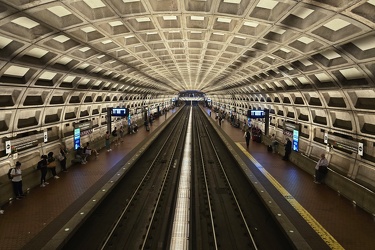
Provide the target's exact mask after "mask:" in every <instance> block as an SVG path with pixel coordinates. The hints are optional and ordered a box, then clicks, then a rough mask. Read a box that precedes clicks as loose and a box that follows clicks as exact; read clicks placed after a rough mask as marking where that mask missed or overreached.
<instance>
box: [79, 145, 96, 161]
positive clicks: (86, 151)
mask: <svg viewBox="0 0 375 250" xmlns="http://www.w3.org/2000/svg"><path fill="white" fill-rule="evenodd" d="M83 153H84V154H85V155H86V157H85V159H86V158H87V157H88V156H89V155H91V153H94V154H95V156H98V154H99V153H98V151H96V149H91V148H90V143H89V142H87V143H86V146H85V147H84V148H83Z"/></svg>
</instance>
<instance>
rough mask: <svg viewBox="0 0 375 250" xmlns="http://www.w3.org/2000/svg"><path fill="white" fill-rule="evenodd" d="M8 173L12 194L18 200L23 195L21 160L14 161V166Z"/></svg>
mask: <svg viewBox="0 0 375 250" xmlns="http://www.w3.org/2000/svg"><path fill="white" fill-rule="evenodd" d="M10 175H11V176H12V183H13V191H14V195H15V196H16V199H17V200H19V199H21V198H23V197H24V196H25V195H24V194H23V191H22V171H21V162H19V161H17V162H16V167H15V168H13V169H12V171H11V172H10Z"/></svg>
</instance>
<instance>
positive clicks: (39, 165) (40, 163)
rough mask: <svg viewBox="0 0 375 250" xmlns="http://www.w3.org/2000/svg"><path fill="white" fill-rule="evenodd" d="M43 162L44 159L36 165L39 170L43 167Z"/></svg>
mask: <svg viewBox="0 0 375 250" xmlns="http://www.w3.org/2000/svg"><path fill="white" fill-rule="evenodd" d="M42 162H43V161H39V162H38V165H36V169H38V170H40V169H42Z"/></svg>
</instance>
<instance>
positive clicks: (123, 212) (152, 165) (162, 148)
mask: <svg viewBox="0 0 375 250" xmlns="http://www.w3.org/2000/svg"><path fill="white" fill-rule="evenodd" d="M182 117H183V116H181V118H180V120H179V121H178V122H176V124H175V125H174V127H172V132H173V131H175V130H176V128H177V125H178V124H179V122H180V121H181V120H182V119H183V118H182ZM172 134H173V133H170V134H169V135H168V136H167V138H166V139H165V142H164V143H163V145H162V146H161V147H160V149H159V151H158V152H157V154H156V156H155V158H154V160H153V161H152V162H151V164H150V167H149V168H148V169H147V172H146V173H145V175H144V176H143V178H142V179H141V181H140V183H139V185H138V186H137V188H136V189H135V191H134V192H133V194H132V196H131V197H130V199H129V202H128V203H127V205H126V206H125V207H124V209H123V210H122V212H121V214H120V216H119V217H118V219H117V221H116V222H115V223H114V225H113V227H112V229H111V231H110V232H109V234H108V235H107V237H106V239H105V241H104V243H103V244H102V246H101V248H100V249H101V250H103V249H104V248H105V247H106V246H107V244H108V242H109V241H110V239H111V238H112V235H113V233H114V232H115V230H116V229H117V227H118V225H119V224H120V222H121V220H122V218H123V217H124V214H125V213H126V211H127V210H128V208H129V206H130V205H131V203H132V201H133V200H134V197H135V196H136V194H137V193H138V190H139V189H140V187H141V186H142V184H143V183H144V182H145V179H146V178H147V175H148V174H149V173H150V171H151V169H152V168H153V167H154V165H155V162H156V161H157V159H158V158H159V156H160V155H161V153H162V152H163V150H164V148H165V147H168V146H169V144H168V145H167V143H168V142H169V139H170V138H171V136H172Z"/></svg>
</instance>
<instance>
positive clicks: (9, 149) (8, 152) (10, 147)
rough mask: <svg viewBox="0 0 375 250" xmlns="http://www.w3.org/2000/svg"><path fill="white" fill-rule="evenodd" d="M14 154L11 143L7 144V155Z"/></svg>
mask: <svg viewBox="0 0 375 250" xmlns="http://www.w3.org/2000/svg"><path fill="white" fill-rule="evenodd" d="M11 152H12V145H11V143H10V141H6V142H5V153H6V154H10V153H11Z"/></svg>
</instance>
